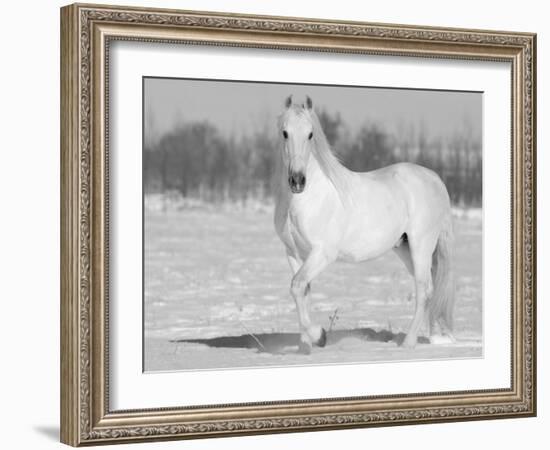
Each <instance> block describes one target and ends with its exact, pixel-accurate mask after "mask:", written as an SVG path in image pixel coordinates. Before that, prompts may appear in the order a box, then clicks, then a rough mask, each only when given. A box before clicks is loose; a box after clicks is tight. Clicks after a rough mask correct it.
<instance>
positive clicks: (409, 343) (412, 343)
mask: <svg viewBox="0 0 550 450" xmlns="http://www.w3.org/2000/svg"><path fill="white" fill-rule="evenodd" d="M401 347H403V348H407V349H413V348H415V347H416V338H414V339H409V337H408V336H407V337H406V338H405V339H404V340H403V342H402V343H401Z"/></svg>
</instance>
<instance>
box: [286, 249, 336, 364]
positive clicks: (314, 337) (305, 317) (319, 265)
mask: <svg viewBox="0 0 550 450" xmlns="http://www.w3.org/2000/svg"><path fill="white" fill-rule="evenodd" d="M291 258H292V257H290V256H289V261H290V264H291V266H293V264H296V262H297V261H296V260H294V262H293V261H292V259H291ZM334 259H335V258H334V256H333V255H332V254H331V253H329V252H327V251H326V250H324V249H321V248H314V249H313V250H312V251H311V253H310V254H309V256H308V257H307V259H306V260H305V262H304V264H303V265H302V266H301V267H300V268H299V269H298V270H297V272H296V273H295V274H294V277H293V278H292V283H291V286H290V293H291V294H292V297H293V298H294V301H295V302H296V309H297V312H298V321H299V323H300V345H299V349H300V352H302V353H307V354H309V353H311V348H312V346H313V345H319V346H320V347H323V346H324V345H325V344H326V332H325V330H324V329H323V328H321V327H320V326H319V325H316V324H314V323H312V322H311V319H310V318H309V311H308V301H307V300H308V295H309V284H310V283H311V281H312V280H313V279H314V278H315V277H316V276H317V275H319V274H320V273H321V272H322V271H323V270H324V269H325V268H326V267H327V266H328V265H329V264H330V263H331V262H332V261H334Z"/></svg>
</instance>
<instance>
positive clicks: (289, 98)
mask: <svg viewBox="0 0 550 450" xmlns="http://www.w3.org/2000/svg"><path fill="white" fill-rule="evenodd" d="M290 105H292V95H289V96H288V97H287V98H286V100H285V106H286V107H287V108H290Z"/></svg>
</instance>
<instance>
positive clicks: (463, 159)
mask: <svg viewBox="0 0 550 450" xmlns="http://www.w3.org/2000/svg"><path fill="white" fill-rule="evenodd" d="M319 119H320V121H321V123H322V125H323V129H324V131H325V133H326V135H327V138H328V140H329V142H330V143H331V144H332V146H333V148H334V149H335V151H336V153H337V154H338V156H339V157H340V160H341V161H342V163H343V164H344V165H345V166H346V167H348V168H349V169H351V170H355V171H368V170H373V169H377V168H380V167H384V166H386V165H389V164H392V163H395V162H402V161H409V162H414V163H417V164H421V165H423V166H425V167H428V168H430V169H432V170H434V171H436V172H437V173H438V174H439V175H440V176H441V178H442V179H443V181H444V182H445V184H446V186H447V189H448V190H449V194H450V196H451V199H452V201H453V203H454V204H456V205H462V206H480V205H481V195H482V155H481V142H480V138H479V137H477V138H476V137H474V136H472V133H471V132H470V131H469V130H468V128H467V127H464V129H463V130H461V131H460V132H457V133H455V134H454V135H453V136H449V137H448V138H446V139H445V140H442V139H430V138H429V137H428V136H427V134H426V133H425V132H424V131H423V130H421V129H420V130H415V129H409V130H407V131H406V132H402V133H399V135H396V134H395V133H394V134H389V133H387V132H386V131H385V130H384V128H383V127H381V126H379V125H377V124H373V123H370V124H369V123H367V124H365V125H364V126H363V127H361V128H360V129H359V130H358V131H357V132H356V133H353V134H352V133H349V131H348V130H347V129H346V127H345V125H344V124H343V122H342V120H341V118H340V116H339V115H338V114H330V113H328V112H326V111H321V112H320V113H319ZM279 151H280V140H279V137H278V136H277V130H276V128H275V126H274V125H270V124H265V125H264V126H263V127H261V128H260V129H256V130H255V131H253V132H251V134H249V135H243V136H240V137H227V136H225V135H223V134H222V133H220V131H219V130H218V129H217V128H216V127H215V126H214V125H212V124H210V123H208V122H194V123H187V122H184V123H181V124H180V125H179V126H178V127H177V128H175V129H174V130H172V131H171V132H168V133H165V134H164V135H162V136H161V137H160V138H158V139H156V140H154V141H153V140H151V139H150V140H149V142H148V143H147V144H146V145H145V148H144V155H143V156H144V161H143V166H144V168H143V175H144V180H143V182H144V189H145V192H146V193H166V192H174V191H177V192H179V193H180V194H181V195H182V196H183V197H188V198H197V199H200V200H203V201H207V202H223V201H240V200H246V199H250V198H253V199H259V200H262V199H269V198H271V197H272V196H273V193H274V187H275V175H276V167H277V161H278V158H279V156H278V152H279Z"/></svg>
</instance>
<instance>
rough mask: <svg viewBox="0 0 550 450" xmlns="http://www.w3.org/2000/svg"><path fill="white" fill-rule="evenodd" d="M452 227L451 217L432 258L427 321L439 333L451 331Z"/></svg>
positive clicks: (452, 293)
mask: <svg viewBox="0 0 550 450" xmlns="http://www.w3.org/2000/svg"><path fill="white" fill-rule="evenodd" d="M452 247H453V227H452V221H451V217H449V218H448V219H447V222H446V224H445V226H444V227H443V229H442V231H441V234H440V235H439V239H438V241H437V245H436V247H435V251H434V253H433V258H432V280H433V295H432V298H431V301H430V302H429V303H428V312H429V320H430V324H432V326H433V325H434V324H436V323H437V324H439V326H440V327H441V332H442V333H445V334H450V333H451V331H452V330H453V309H454V302H455V286H454V274H453V264H452V258H453V248H452Z"/></svg>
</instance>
